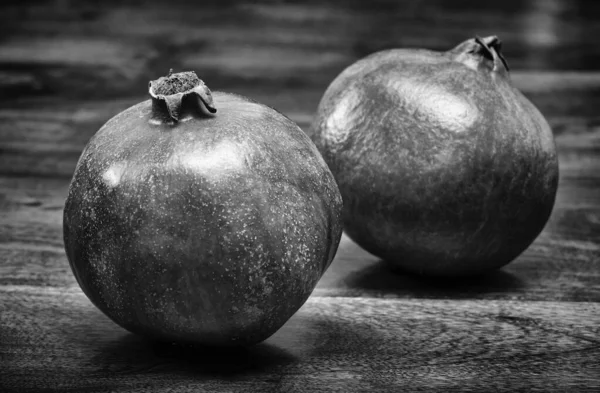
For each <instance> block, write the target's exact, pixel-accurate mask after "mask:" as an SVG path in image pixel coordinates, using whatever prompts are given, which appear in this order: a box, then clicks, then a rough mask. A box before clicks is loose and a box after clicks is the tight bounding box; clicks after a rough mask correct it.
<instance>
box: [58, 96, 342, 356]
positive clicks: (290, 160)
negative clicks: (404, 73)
mask: <svg viewBox="0 0 600 393" xmlns="http://www.w3.org/2000/svg"><path fill="white" fill-rule="evenodd" d="M212 97H213V99H214V104H215V107H216V108H218V111H217V113H216V115H214V116H210V117H208V116H207V117H203V118H202V117H192V118H188V119H186V120H185V121H180V122H178V123H177V124H175V125H173V124H165V123H160V122H155V121H153V120H152V113H151V112H152V103H151V101H150V100H149V101H145V102H142V103H140V104H138V105H135V106H133V107H131V108H129V109H127V110H125V111H124V112H122V113H120V114H118V115H117V116H115V117H114V118H112V119H111V120H110V121H108V122H107V123H106V124H105V125H104V126H103V127H102V128H101V129H100V130H99V131H98V132H97V134H96V135H95V136H94V137H93V138H92V139H91V140H90V142H89V144H88V145H87V147H86V148H85V150H84V151H83V153H82V156H81V158H80V160H79V162H78V164H77V168H76V170H75V174H74V177H73V180H72V183H71V186H70V189H69V194H68V198H67V201H66V205H65V211H64V241H65V248H66V251H67V255H68V259H69V262H70V264H71V267H72V270H73V272H74V274H75V276H76V278H77V281H78V282H79V285H80V286H81V288H82V289H83V291H84V292H85V294H86V295H87V296H88V297H89V299H90V300H91V301H92V302H93V303H94V304H95V305H96V306H97V307H98V308H99V309H100V310H101V311H103V312H104V313H105V314H106V315H107V316H108V317H110V318H111V319H112V320H113V321H115V322H116V323H117V324H119V325H121V326H122V327H124V328H125V329H127V330H129V331H131V332H134V333H138V334H141V335H144V336H148V337H151V338H155V339H160V340H166V341H173V342H183V343H194V344H201V345H211V346H212V345H216V346H235V345H250V344H254V343H257V342H260V341H262V340H265V339H266V338H268V337H269V336H271V335H272V334H273V333H274V332H275V331H276V330H278V329H279V328H280V327H281V326H282V325H283V324H284V323H285V322H286V321H287V320H288V319H289V318H290V317H291V316H292V315H293V314H294V313H295V312H296V311H297V310H298V309H299V308H300V307H301V306H302V304H303V303H304V302H305V301H306V299H307V298H308V296H309V295H310V294H311V292H312V291H313V289H314V287H315V285H316V284H317V282H318V280H319V279H320V278H321V276H322V274H323V273H324V272H325V270H326V269H327V268H328V266H329V265H330V263H331V261H332V259H333V257H334V254H335V252H336V250H337V247H338V244H339V241H340V237H341V232H342V223H341V214H342V199H341V195H340V193H339V190H338V188H337V185H336V184H335V179H334V177H333V175H332V174H331V172H330V170H329V169H328V167H327V165H326V164H325V162H324V161H323V159H322V157H321V156H320V154H319V152H318V151H317V149H316V147H315V146H314V144H313V143H312V142H311V140H310V139H309V138H308V136H306V134H304V133H303V131H302V130H301V129H300V128H299V127H298V126H297V125H296V124H295V123H293V122H292V121H291V120H289V119H288V118H287V117H285V116H283V115H281V114H280V113H278V112H276V111H275V110H273V109H271V108H269V107H266V106H264V105H260V104H258V103H255V102H253V101H251V100H249V99H246V98H243V97H241V96H237V95H232V94H226V93H219V92H215V93H214V94H213V96H212Z"/></svg>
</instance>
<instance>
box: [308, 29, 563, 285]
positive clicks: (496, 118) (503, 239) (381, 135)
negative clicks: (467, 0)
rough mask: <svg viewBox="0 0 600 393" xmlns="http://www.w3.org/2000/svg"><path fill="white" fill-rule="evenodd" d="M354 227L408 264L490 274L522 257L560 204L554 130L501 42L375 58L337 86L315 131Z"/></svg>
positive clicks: (371, 246)
mask: <svg viewBox="0 0 600 393" xmlns="http://www.w3.org/2000/svg"><path fill="white" fill-rule="evenodd" d="M309 133H310V134H311V138H312V139H313V141H314V142H315V144H316V145H317V147H318V148H319V150H320V151H321V153H322V155H323V157H324V158H325V161H326V162H327V164H328V165H329V167H330V168H331V170H332V172H333V174H334V176H335V178H336V180H337V182H338V185H339V188H340V191H341V193H342V196H343V200H344V215H343V221H344V230H345V232H346V233H347V234H348V236H349V237H350V238H351V239H353V240H354V241H355V242H356V243H357V244H359V245H360V246H361V247H363V248H364V249H365V250H367V251H369V252H371V253H372V254H374V255H376V256H379V257H380V258H382V259H385V260H387V261H389V262H391V263H392V266H395V267H397V268H400V270H404V271H410V272H414V273H419V274H424V275H434V276H459V275H474V274H480V273H483V272H486V271H489V270H492V269H496V268H499V267H501V266H503V265H505V264H507V263H509V262H510V261H512V260H513V259H515V258H516V257H517V256H518V255H519V254H520V253H522V252H523V251H524V250H525V249H526V248H527V247H528V246H529V245H530V244H531V243H532V242H533V241H534V239H535V238H536V237H537V236H538V234H539V233H540V232H541V231H542V229H543V227H544V226H545V224H546V222H547V220H548V218H549V216H550V213H551V211H552V208H553V205H554V201H555V196H556V191H557V184H558V161H557V155H556V151H555V144H554V139H553V135H552V131H551V129H550V127H549V126H548V123H547V122H546V120H545V119H544V117H543V116H542V115H541V114H540V112H539V111H538V110H537V109H536V108H535V107H534V105H533V104H532V103H531V102H530V101H529V100H528V99H527V98H525V97H524V96H523V95H522V94H521V93H520V92H519V91H518V90H517V89H516V88H515V87H514V86H513V85H512V84H511V81H510V76H509V72H508V66H507V64H506V62H505V60H504V58H503V57H502V55H501V53H500V41H499V40H498V39H497V38H496V37H486V38H484V39H480V38H477V39H472V40H468V41H465V42H463V43H461V44H460V45H458V46H457V47H456V48H454V49H452V50H450V51H448V52H434V51H428V50H422V49H421V50H413V49H395V50H387V51H382V52H378V53H375V54H372V55H371V56H368V57H366V58H364V59H362V60H360V61H358V62H356V63H354V64H352V65H351V66H349V67H348V68H347V69H346V70H344V71H343V72H342V73H341V74H340V75H339V76H338V77H337V78H336V79H335V80H334V81H333V82H332V83H331V85H330V86H329V88H328V89H327V91H326V92H325V94H324V96H323V98H322V100H321V102H320V104H319V108H318V113H317V115H316V118H315V121H314V123H313V126H312V127H311V130H310V132H309Z"/></svg>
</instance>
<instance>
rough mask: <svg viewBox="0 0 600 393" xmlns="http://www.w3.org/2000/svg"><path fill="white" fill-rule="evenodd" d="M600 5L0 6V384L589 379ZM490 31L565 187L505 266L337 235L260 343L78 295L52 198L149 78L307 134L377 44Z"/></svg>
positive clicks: (597, 374)
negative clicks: (194, 81)
mask: <svg viewBox="0 0 600 393" xmlns="http://www.w3.org/2000/svg"><path fill="white" fill-rule="evenodd" d="M599 15H600V7H598V6H597V4H596V3H594V2H591V1H584V0H573V1H571V0H569V1H567V0H545V1H544V0H542V1H539V0H528V1H513V0H507V1H502V2H473V1H463V0H461V1H453V2H451V3H450V2H438V1H427V0H424V1H422V0H401V1H397V0H373V1H369V2H364V1H359V0H348V1H344V2H336V1H330V0H324V1H316V0H310V1H295V0H284V1H277V2H273V1H267V0H258V1H253V2H247V1H235V0H219V1H216V0H215V1H203V2H195V3H190V2H186V1H185V0H171V1H169V2H168V4H167V3H164V2H159V1H146V2H143V3H142V2H138V1H122V0H120V1H116V0H107V1H104V2H95V1H91V0H80V1H71V0H37V1H35V2H22V1H16V0H5V1H4V2H3V4H2V6H0V34H1V37H2V38H1V39H0V392H5V391H6V392H13V391H14V392H22V391H30V392H37V391H48V392H63V391H78V392H79V391H90V392H96V391H98V392H100V391H115V392H117V391H127V392H138V391H139V392H142V391H153V392H154V391H158V392H171V391H193V392H196V391H215V392H220V391H223V392H232V391H234V392H238V391H239V392H248V391H265V392H280V391H284V392H294V391H297V392H319V391H323V392H325V391H327V392H329V391H340V392H351V391H383V392H385V391H390V392H391V391H411V392H412V391H424V392H439V391H444V392H447V391H467V392H469V391H471V392H482V391H511V392H512V391H537V392H551V391H556V392H566V391H577V392H580V391H581V392H583V391H590V392H598V391H600V366H599V362H598V359H599V358H600V319H599V316H600V312H599V311H600V116H599V115H598V110H597V108H598V107H599V106H600V72H598V70H599V69H600V46H598V45H597V38H596V37H597V36H598V32H599V31H600V18H599V17H598V16H599ZM492 34H495V35H498V36H499V37H500V39H502V41H503V42H504V45H503V52H504V54H505V57H506V58H507V60H508V62H509V64H510V66H511V78H512V81H513V83H514V85H515V86H516V87H518V88H519V89H520V90H522V91H523V93H524V94H525V95H526V96H528V97H529V98H530V99H531V100H532V102H533V103H534V104H535V105H536V106H538V108H539V109H540V110H541V112H542V113H543V114H544V115H545V116H546V117H547V119H548V121H549V122H550V124H551V126H552V129H553V131H554V134H555V138H556V143H557V147H558V152H559V159H560V185H559V192H558V199H557V202H556V206H555V209H554V211H553V213H552V216H551V219H550V222H549V223H548V225H547V226H546V228H545V230H544V231H543V233H542V234H541V235H540V236H539V238H538V239H537V240H536V241H535V243H534V244H533V245H532V246H531V247H530V248H529V249H528V250H527V251H526V252H525V253H524V254H523V255H521V256H520V257H519V258H518V259H517V260H516V261H514V262H513V263H511V264H510V265H508V266H506V267H505V268H503V269H502V270H500V271H497V272H494V273H491V274H489V275H487V276H483V277H479V278H476V279H469V280H458V281H452V282H446V281H443V280H427V279H423V278H419V277H416V276H411V275H406V274H402V273H400V272H392V271H391V270H390V269H389V268H388V266H386V264H385V263H383V262H381V261H379V260H378V259H377V258H375V257H374V256H372V255H370V254H368V253H366V252H365V251H363V250H361V249H360V248H359V247H358V246H357V245H356V244H354V243H353V242H352V241H351V240H350V239H349V238H347V237H345V236H344V237H343V238H342V242H341V244H340V248H339V250H338V253H337V255H336V258H335V260H334V262H333V264H332V266H331V267H330V269H329V270H328V271H327V273H326V274H325V276H324V277H323V278H322V279H321V281H320V282H319V285H318V287H317V288H316V290H315V291H314V293H313V295H312V297H311V298H310V299H309V300H308V302H307V303H306V304H305V305H304V307H303V308H302V309H301V310H300V311H299V312H298V313H297V314H296V315H295V316H294V317H293V318H292V319H291V320H290V321H289V322H288V323H287V324H286V325H285V326H284V327H283V328H282V329H281V330H280V331H279V332H277V333H276V334H275V335H274V336H273V337H271V338H270V339H269V340H267V341H266V342H265V343H263V344H261V345H258V346H257V347H255V348H251V349H246V350H233V351H222V350H221V351H217V350H209V349H206V348H205V349H200V348H182V347H177V346H172V345H169V344H160V343H153V342H148V341H145V340H143V339H141V338H139V337H136V336H134V335H132V334H129V333H127V332H125V331H124V330H122V329H121V328H119V327H118V326H116V325H115V324H114V323H112V322H111V321H110V320H108V319H107V318H106V317H105V316H103V315H102V314H101V313H100V312H99V311H98V310H97V309H96V308H94V307H93V306H92V305H91V303H90V302H89V301H88V300H87V298H86V297H85V296H84V295H83V294H82V293H81V291H80V289H79V287H78V285H77V283H76V281H75V279H74V277H73V275H72V273H71V271H70V268H69V265H68V262H67V259H66V257H65V253H64V250H63V242H62V209H63V204H64V199H65V197H66V193H67V187H68V183H69V180H70V177H71V175H72V173H73V170H74V168H75V164H76V161H77V159H78V157H79V154H80V153H81V151H82V149H83V147H84V145H85V144H86V143H87V141H88V140H89V138H90V137H91V136H92V135H93V134H94V133H95V132H96V131H97V130H98V129H99V128H100V126H101V125H102V124H104V123H105V122H106V121H107V120H108V119H109V118H110V117H112V116H114V115H116V114H117V113H119V112H120V111H122V110H124V109H125V108H127V107H129V106H131V105H133V104H135V103H137V102H140V101H142V100H145V99H147V83H148V81H149V80H151V79H156V78H157V77H159V76H162V75H164V74H165V73H166V72H168V70H169V69H170V68H173V69H174V70H175V71H183V70H194V71H196V72H197V73H198V74H199V75H200V76H201V78H203V79H204V80H205V82H206V83H207V84H208V85H209V86H210V88H211V89H212V90H217V91H218V90H220V91H229V92H235V93H238V94H242V95H245V96H248V97H250V98H253V99H255V100H257V101H259V102H261V103H264V104H267V105H270V106H272V107H274V108H276V109H278V110H279V111H281V112H283V113H285V114H286V115H287V116H289V117H290V118H292V119H293V120H294V121H296V122H297V123H298V124H299V125H300V126H301V127H302V128H303V129H307V128H308V127H309V126H310V123H311V121H312V118H313V115H314V111H315V110H316V108H317V105H318V102H319V100H320V98H321V96H322V94H323V92H324V90H325V88H326V87H327V85H328V84H329V83H330V82H331V80H332V79H333V78H334V77H335V76H336V75H337V74H338V73H339V72H340V71H342V70H343V69H344V68H345V67H346V66H348V65H349V64H351V63H352V62H354V61H355V60H357V59H359V58H361V57H364V56H366V55H368V54H370V53H372V52H374V51H377V50H381V49H388V48H395V47H422V48H429V49H434V50H447V49H449V48H451V47H453V46H455V45H456V44H458V43H459V42H460V41H463V40H465V39H467V38H470V37H473V36H475V35H480V36H486V35H492Z"/></svg>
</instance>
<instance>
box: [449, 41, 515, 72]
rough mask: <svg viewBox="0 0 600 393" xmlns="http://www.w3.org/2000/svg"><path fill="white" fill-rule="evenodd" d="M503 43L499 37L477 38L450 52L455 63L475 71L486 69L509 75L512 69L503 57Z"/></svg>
mask: <svg viewBox="0 0 600 393" xmlns="http://www.w3.org/2000/svg"><path fill="white" fill-rule="evenodd" d="M501 49H502V41H500V39H499V38H498V37H497V36H488V37H484V38H481V37H478V36H477V37H475V38H472V39H469V40H467V41H464V42H462V43H461V44H459V45H458V46H456V47H455V48H453V49H451V50H450V51H449V52H450V53H451V54H452V56H453V58H454V60H455V61H458V62H460V63H463V64H465V65H466V66H468V67H470V68H473V69H475V70H477V69H480V68H484V69H488V70H491V71H494V72H498V73H500V74H507V73H508V71H509V70H510V68H509V67H508V63H507V62H506V60H505V59H504V56H503V55H502V51H501Z"/></svg>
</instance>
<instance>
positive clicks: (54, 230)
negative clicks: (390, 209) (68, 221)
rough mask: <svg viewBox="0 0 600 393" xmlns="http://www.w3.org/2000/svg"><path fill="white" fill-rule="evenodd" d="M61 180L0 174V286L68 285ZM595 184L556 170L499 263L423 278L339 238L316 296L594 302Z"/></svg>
mask: <svg viewBox="0 0 600 393" xmlns="http://www.w3.org/2000/svg"><path fill="white" fill-rule="evenodd" d="M68 183H69V179H60V178H58V179H47V178H35V177H32V178H21V177H0V222H3V225H0V260H4V263H2V264H0V285H2V284H4V285H16V284H22V285H40V286H59V287H61V286H64V287H75V286H77V283H76V281H75V279H74V277H73V275H72V274H71V271H70V268H69V266H68V262H67V260H66V257H65V253H64V248H63V240H62V209H63V204H64V200H65V198H66V194H67V189H68ZM598 194H600V184H599V183H598V182H596V180H589V179H585V178H584V179H583V180H582V179H580V178H570V177H569V176H563V177H562V178H561V183H560V187H559V194H558V199H557V203H556V207H555V209H554V212H553V214H552V216H551V219H550V222H549V223H548V225H547V226H546V229H545V230H544V232H543V233H542V234H541V235H540V236H539V238H538V239H537V240H536V241H535V242H534V244H533V245H532V246H531V247H530V248H529V249H528V250H527V251H526V252H525V253H524V254H523V255H521V256H520V257H519V258H518V259H517V260H515V261H514V262H513V263H512V264H510V265H508V266H507V267H505V268H504V269H502V270H500V271H498V272H494V273H491V274H489V275H487V276H484V277H479V278H476V279H468V280H459V281H452V282H443V281H439V280H427V279H423V278H419V277H416V276H412V275H407V274H403V273H400V272H396V273H392V272H391V270H390V268H389V267H388V266H387V265H386V264H385V263H383V262H381V261H379V260H378V259H377V258H376V257H374V256H372V255H370V254H368V253H367V252H365V251H363V250H362V249H361V248H360V247H358V246H357V245H356V244H355V243H354V242H352V241H351V240H350V239H349V238H347V237H346V236H344V237H343V239H342V242H341V244H340V247H339V249H338V252H337V255H336V258H335V260H334V262H333V263H332V265H331V267H330V268H329V270H328V272H327V273H326V274H325V276H324V277H323V278H322V280H321V282H320V283H319V285H318V287H317V293H319V294H320V295H323V296H325V295H326V296H352V297H359V296H365V297H403V298H407V297H422V298H439V297H444V298H472V299H523V300H569V301H600V272H599V270H598V262H599V261H600V245H599V244H598V237H597V235H598V234H599V233H600V198H598Z"/></svg>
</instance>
